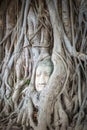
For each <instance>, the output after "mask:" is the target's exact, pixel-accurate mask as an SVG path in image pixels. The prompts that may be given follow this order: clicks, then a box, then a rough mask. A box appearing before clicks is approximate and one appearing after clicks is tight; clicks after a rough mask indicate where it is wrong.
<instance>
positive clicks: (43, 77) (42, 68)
mask: <svg viewBox="0 0 87 130" xmlns="http://www.w3.org/2000/svg"><path fill="white" fill-rule="evenodd" d="M52 71H53V63H52V61H51V59H50V58H49V59H45V60H43V61H41V62H40V63H39V64H38V66H37V69H36V79H35V87H36V90H37V91H38V92H40V91H42V90H43V89H44V88H45V86H46V85H47V83H48V80H49V77H50V75H51V74H52Z"/></svg>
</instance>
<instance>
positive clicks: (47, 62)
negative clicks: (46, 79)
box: [37, 57, 53, 74]
mask: <svg viewBox="0 0 87 130" xmlns="http://www.w3.org/2000/svg"><path fill="white" fill-rule="evenodd" d="M39 66H42V67H50V74H52V72H53V62H52V61H51V57H47V58H45V59H44V60H42V61H40V62H39V63H38V65H37V68H38V67H39Z"/></svg>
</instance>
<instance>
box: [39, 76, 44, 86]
mask: <svg viewBox="0 0 87 130" xmlns="http://www.w3.org/2000/svg"><path fill="white" fill-rule="evenodd" d="M44 83H45V77H44V74H41V76H40V79H39V84H44Z"/></svg>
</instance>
